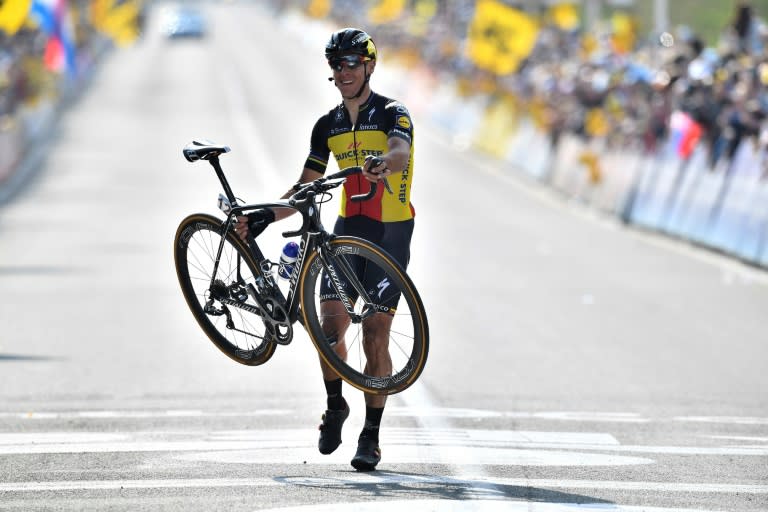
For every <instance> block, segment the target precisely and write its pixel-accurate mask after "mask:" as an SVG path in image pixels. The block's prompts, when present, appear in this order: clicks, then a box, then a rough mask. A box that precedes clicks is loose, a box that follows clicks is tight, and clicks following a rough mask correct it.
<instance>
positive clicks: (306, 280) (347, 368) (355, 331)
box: [301, 237, 429, 395]
mask: <svg viewBox="0 0 768 512" xmlns="http://www.w3.org/2000/svg"><path fill="white" fill-rule="evenodd" d="M330 247H331V250H332V254H333V257H332V258H331V260H332V264H333V265H334V266H335V267H339V266H340V265H341V263H339V261H338V259H343V260H344V261H345V262H346V263H347V264H348V265H349V266H350V267H351V268H353V269H356V274H357V275H358V276H359V277H360V281H361V283H364V286H365V291H366V292H367V294H368V296H369V298H370V300H371V303H369V304H365V303H364V301H363V300H362V299H361V298H360V297H357V298H356V300H355V302H354V311H355V313H356V314H358V315H362V316H364V315H365V314H366V311H368V310H370V309H371V308H373V310H374V311H375V312H374V313H371V316H372V317H373V316H378V315H386V316H388V317H389V318H391V320H392V324H391V328H390V330H389V336H388V337H387V338H386V341H385V343H386V348H388V353H389V358H390V359H391V372H389V374H388V375H374V373H381V372H373V371H371V369H370V368H369V366H372V365H369V363H368V357H367V356H366V352H370V351H372V350H374V349H375V347H373V346H372V345H371V342H370V338H366V337H365V336H363V332H364V331H366V335H369V333H370V330H369V329H370V324H368V321H367V320H363V321H362V322H359V323H355V322H354V321H349V322H346V321H342V320H341V319H340V318H341V317H343V318H345V319H348V318H349V315H348V314H347V313H346V312H345V311H343V310H340V308H339V304H340V302H339V301H338V300H332V301H331V302H335V303H336V306H335V307H334V308H333V312H332V313H333V314H331V311H330V310H329V308H328V306H327V305H326V306H325V307H323V306H322V305H321V302H324V301H326V300H327V299H328V298H329V297H327V296H322V297H321V283H322V281H323V280H332V276H331V272H329V271H328V269H326V268H325V266H324V264H323V262H322V261H321V258H320V257H319V255H318V253H316V252H315V253H312V254H310V256H308V260H307V263H306V264H305V266H304V268H303V269H302V276H301V290H302V291H301V298H302V300H301V306H302V314H303V316H304V320H305V326H306V328H307V330H308V332H309V334H310V337H311V338H312V341H313V342H314V343H315V346H316V347H317V350H318V352H319V353H320V355H321V357H322V358H323V359H324V360H325V361H326V362H327V363H328V364H329V365H330V366H331V367H333V368H334V369H335V370H336V372H337V373H338V374H339V376H340V377H342V378H343V379H344V380H345V381H347V382H348V383H350V384H352V385H353V386H355V387H356V388H358V389H360V390H362V391H365V392H368V393H372V394H377V395H388V394H393V393H398V392H400V391H403V390H404V389H406V388H408V387H409V386H410V385H411V384H413V383H414V382H415V381H416V379H417V378H418V377H419V375H420V374H421V372H422V371H423V369H424V366H425V364H426V360H427V354H428V351H429V331H428V326H427V319H426V314H425V312H424V306H423V304H422V302H421V299H420V297H419V295H418V293H417V291H416V288H415V287H414V285H413V283H412V282H411V280H410V278H409V277H408V276H407V275H406V274H405V272H404V271H403V270H402V269H401V267H400V266H399V265H397V263H395V262H394V261H393V260H392V259H391V257H390V256H389V255H388V254H387V253H386V252H384V251H383V250H382V249H380V248H378V247H376V246H375V245H373V244H370V243H369V242H367V241H365V240H360V239H357V238H351V237H338V238H336V239H334V240H333V241H332V242H331V243H330ZM333 260H336V262H335V264H334V263H333ZM335 270H336V274H337V275H339V274H340V273H341V271H340V269H339V268H336V269H335ZM352 288H353V287H352V286H350V285H349V284H347V285H346V286H345V289H347V290H348V291H351V290H352ZM326 291H327V289H326ZM353 295H354V293H353ZM397 296H399V300H397V302H396V305H395V301H396V297H397ZM335 298H336V297H333V299H335ZM352 298H354V297H352ZM334 315H338V316H334ZM340 324H346V325H347V327H346V331H344V332H343V334H340V333H339V331H338V326H339V325H340ZM342 340H343V341H342ZM336 343H343V344H344V345H345V346H346V351H347V355H346V360H344V359H342V358H341V357H339V356H338V355H337V353H336V351H335V350H334V346H335V344H336ZM379 348H380V347H379Z"/></svg>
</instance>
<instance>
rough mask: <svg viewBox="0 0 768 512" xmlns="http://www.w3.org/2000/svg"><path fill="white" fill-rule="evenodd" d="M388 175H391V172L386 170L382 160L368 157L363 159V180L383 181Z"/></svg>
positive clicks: (385, 164) (385, 163)
mask: <svg viewBox="0 0 768 512" xmlns="http://www.w3.org/2000/svg"><path fill="white" fill-rule="evenodd" d="M390 174H392V171H390V170H389V169H388V168H387V162H385V161H384V159H382V158H378V157H375V156H370V155H369V156H367V157H365V163H364V164H363V176H365V179H367V180H368V181H371V182H376V181H379V180H383V179H384V178H386V177H387V176H389V175H390Z"/></svg>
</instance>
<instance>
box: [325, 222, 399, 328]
mask: <svg viewBox="0 0 768 512" xmlns="http://www.w3.org/2000/svg"><path fill="white" fill-rule="evenodd" d="M413 226H414V221H413V219H410V220H405V221H400V222H379V221H377V220H374V219H371V218H369V217H365V216H363V215H356V216H354V217H339V218H338V220H337V221H336V225H335V226H334V228H333V232H334V234H337V235H346V236H355V237H358V238H363V239H365V240H368V241H370V242H373V243H374V244H376V245H378V246H379V247H381V248H382V249H384V250H385V251H386V252H387V253H388V254H389V255H390V256H392V258H394V259H395V260H396V261H397V262H398V263H399V264H400V265H401V266H402V267H403V269H407V268H408V261H409V260H410V258H411V236H412V235H413ZM347 262H348V263H349V264H350V265H351V266H352V267H353V269H354V271H355V274H356V275H357V277H358V279H360V282H361V283H362V284H363V286H364V287H365V289H366V290H367V291H368V294H369V296H370V297H371V298H374V297H379V295H380V293H382V292H385V291H386V288H385V287H384V288H383V287H382V283H383V282H384V279H385V276H384V275H383V273H382V272H381V269H380V268H379V267H378V266H376V267H375V268H373V269H370V268H365V267H366V265H365V261H364V260H363V259H362V258H359V257H354V256H347ZM339 277H340V280H341V282H342V285H343V286H344V291H345V293H346V294H347V296H348V297H349V298H350V300H352V301H353V302H354V301H355V300H357V292H355V290H354V289H353V288H352V287H351V286H349V285H348V284H347V283H346V282H345V279H344V277H343V276H339ZM380 298H381V299H382V300H381V302H379V301H377V303H378V304H379V305H381V306H386V307H388V308H390V311H392V313H393V314H394V310H395V309H396V308H397V303H398V301H399V300H400V292H397V293H390V294H385V295H384V296H383V297H380ZM327 300H340V299H339V295H338V293H336V290H335V289H334V288H333V285H331V282H330V279H329V278H328V277H327V275H326V273H325V272H323V276H322V282H321V284H320V301H321V302H324V301H327Z"/></svg>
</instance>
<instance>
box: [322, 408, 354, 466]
mask: <svg viewBox="0 0 768 512" xmlns="http://www.w3.org/2000/svg"><path fill="white" fill-rule="evenodd" d="M348 417H349V405H347V404H344V409H342V410H340V411H333V410H330V409H329V410H327V411H325V414H323V422H322V423H321V424H320V426H319V427H318V428H319V429H320V440H319V441H318V442H317V447H318V449H319V450H320V453H322V454H323V455H328V454H329V453H333V452H334V451H335V450H336V448H338V447H339V445H340V444H341V427H342V426H343V425H344V422H345V421H346V419H347V418H348Z"/></svg>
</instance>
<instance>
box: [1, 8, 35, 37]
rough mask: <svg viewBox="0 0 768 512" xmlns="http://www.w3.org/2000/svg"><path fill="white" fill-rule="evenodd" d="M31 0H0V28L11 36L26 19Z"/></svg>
mask: <svg viewBox="0 0 768 512" xmlns="http://www.w3.org/2000/svg"><path fill="white" fill-rule="evenodd" d="M31 5H32V0H0V30H2V31H3V32H5V33H6V34H8V35H9V36H12V35H13V34H15V33H16V32H18V30H19V29H20V28H21V26H22V25H23V24H24V21H25V20H26V19H27V14H28V13H29V8H30V6H31Z"/></svg>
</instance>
